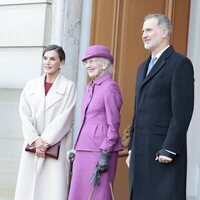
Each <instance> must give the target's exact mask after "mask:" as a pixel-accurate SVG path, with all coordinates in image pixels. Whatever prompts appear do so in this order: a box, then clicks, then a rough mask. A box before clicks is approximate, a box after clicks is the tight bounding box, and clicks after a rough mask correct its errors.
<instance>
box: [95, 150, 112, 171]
mask: <svg viewBox="0 0 200 200" xmlns="http://www.w3.org/2000/svg"><path fill="white" fill-rule="evenodd" d="M111 154H112V153H111V152H110V151H103V152H102V154H101V158H100V160H99V163H98V164H99V169H100V172H101V173H102V172H106V171H107V170H108V165H109V160H110V157H111Z"/></svg>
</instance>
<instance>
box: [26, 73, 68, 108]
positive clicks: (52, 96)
mask: <svg viewBox="0 0 200 200" xmlns="http://www.w3.org/2000/svg"><path fill="white" fill-rule="evenodd" d="M44 81H45V75H43V76H41V77H39V78H37V79H35V80H34V82H33V83H32V84H31V85H30V87H29V91H28V93H29V94H30V95H36V96H37V98H39V99H41V102H42V101H44V102H45V108H46V110H47V109H48V108H50V107H51V106H52V105H54V104H55V103H56V102H57V101H59V100H60V99H61V98H62V96H63V95H64V93H65V90H66V86H67V79H66V78H65V77H64V76H63V75H61V74H59V75H58V76H57V78H56V79H55V81H54V83H53V85H52V86H51V89H50V90H49V92H48V93H47V95H46V96H45V91H44V90H45V89H44Z"/></svg>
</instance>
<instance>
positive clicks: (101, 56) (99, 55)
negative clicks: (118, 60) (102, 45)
mask: <svg viewBox="0 0 200 200" xmlns="http://www.w3.org/2000/svg"><path fill="white" fill-rule="evenodd" d="M94 57H99V58H106V59H108V60H109V61H110V62H111V64H113V61H114V59H113V57H112V56H111V55H108V54H92V55H88V56H86V57H84V58H83V59H82V61H83V62H84V61H86V60H87V59H90V58H94Z"/></svg>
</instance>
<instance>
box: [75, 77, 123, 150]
mask: <svg viewBox="0 0 200 200" xmlns="http://www.w3.org/2000/svg"><path fill="white" fill-rule="evenodd" d="M121 105H122V99H121V93H120V90H119V87H118V85H117V84H116V82H114V81H113V80H112V78H111V75H110V74H105V75H103V76H101V77H99V78H97V79H95V80H94V81H93V82H91V83H89V84H88V86H87V88H86V91H85V94H84V98H83V103H82V124H81V128H80V131H79V135H78V138H77V141H76V143H75V149H76V150H86V151H101V150H108V151H119V150H122V143H121V139H120V136H119V132H118V129H119V126H120V109H121Z"/></svg>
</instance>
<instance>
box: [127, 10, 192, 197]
mask: <svg viewBox="0 0 200 200" xmlns="http://www.w3.org/2000/svg"><path fill="white" fill-rule="evenodd" d="M171 32H172V27H171V23H170V21H169V19H168V18H167V17H166V16H164V15H161V14H151V15H148V16H146V17H145V19H144V24H143V28H142V39H143V42H144V47H145V49H148V50H150V52H151V55H150V56H149V58H148V59H147V60H146V61H145V62H144V63H143V64H141V65H140V67H139V69H138V73H137V82H136V97H135V111H134V117H133V122H132V128H131V139H130V144H129V156H128V158H127V164H128V165H129V174H130V176H129V178H130V200H186V171H187V145H186V133H187V130H188V126H189V123H190V120H191V117H192V113H193V105H194V74H193V65H192V63H191V61H190V60H189V59H188V58H187V57H185V56H183V55H181V54H179V53H177V52H175V50H174V49H173V47H172V46H171V45H170V35H171ZM154 57H155V58H154ZM152 62H153V63H152ZM151 64H152V65H153V66H152V65H151Z"/></svg>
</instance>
